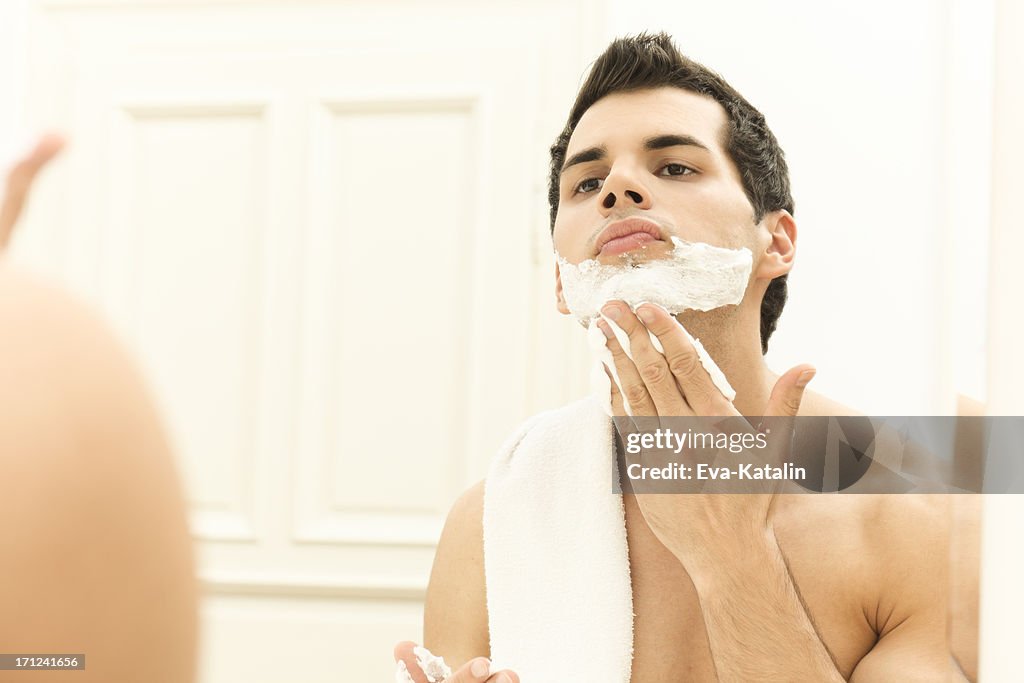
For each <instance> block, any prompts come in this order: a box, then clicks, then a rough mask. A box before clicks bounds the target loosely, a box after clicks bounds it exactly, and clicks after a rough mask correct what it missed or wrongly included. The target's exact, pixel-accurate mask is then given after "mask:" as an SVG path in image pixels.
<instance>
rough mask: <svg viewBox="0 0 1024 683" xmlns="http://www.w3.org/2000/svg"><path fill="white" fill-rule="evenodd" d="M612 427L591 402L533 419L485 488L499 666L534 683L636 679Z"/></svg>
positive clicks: (504, 452)
mask: <svg viewBox="0 0 1024 683" xmlns="http://www.w3.org/2000/svg"><path fill="white" fill-rule="evenodd" d="M612 430H613V427H612V422H611V420H610V419H609V418H608V416H607V415H606V414H605V413H604V411H603V409H602V408H601V405H600V403H599V402H598V401H597V400H596V399H594V398H593V397H588V398H586V399H583V400H581V401H578V402H576V403H572V404H570V405H568V406H565V407H564V408H560V409H558V410H553V411H549V412H546V413H541V414H539V415H536V416H534V417H533V418H531V419H530V420H528V421H527V422H526V423H525V424H524V425H522V426H521V427H520V428H519V429H518V430H517V431H516V432H515V433H514V434H513V435H512V437H510V438H509V440H508V441H506V443H505V445H504V446H503V447H502V448H501V450H500V451H499V453H498V455H497V456H496V457H495V459H494V461H493V463H492V465H491V468H490V472H489V473H488V475H487V481H486V484H485V488H484V520H483V525H484V569H485V574H486V585H487V610H488V614H489V619H490V635H491V659H492V660H493V661H494V662H495V664H496V665H497V666H500V667H507V668H510V669H512V670H514V671H516V672H517V673H518V674H519V675H520V677H521V680H522V682H523V683H549V682H550V683H563V682H564V681H587V683H628V681H629V677H630V669H631V665H632V659H633V593H632V586H631V583H630V577H629V551H628V548H627V545H626V522H625V512H624V509H623V506H622V496H621V495H616V494H614V493H612V483H613V480H614V479H615V478H616V477H617V474H616V471H617V470H616V469H615V453H614V446H613V441H612V433H613V432H612Z"/></svg>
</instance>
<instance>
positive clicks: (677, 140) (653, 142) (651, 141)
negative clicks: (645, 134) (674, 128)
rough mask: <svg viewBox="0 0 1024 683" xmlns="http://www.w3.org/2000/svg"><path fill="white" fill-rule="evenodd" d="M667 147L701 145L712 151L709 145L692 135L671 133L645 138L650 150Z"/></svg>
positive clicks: (700, 146)
mask: <svg viewBox="0 0 1024 683" xmlns="http://www.w3.org/2000/svg"><path fill="white" fill-rule="evenodd" d="M666 147H699V148H701V149H702V150H704V151H705V152H710V151H711V150H710V149H709V148H708V146H707V145H705V144H704V143H703V142H701V141H700V140H698V139H697V138H695V137H693V136H692V135H676V134H673V133H670V134H668V135H655V136H654V137H652V138H647V139H646V140H644V149H645V150H647V151H648V152H650V151H652V150H655V149H665V148H666Z"/></svg>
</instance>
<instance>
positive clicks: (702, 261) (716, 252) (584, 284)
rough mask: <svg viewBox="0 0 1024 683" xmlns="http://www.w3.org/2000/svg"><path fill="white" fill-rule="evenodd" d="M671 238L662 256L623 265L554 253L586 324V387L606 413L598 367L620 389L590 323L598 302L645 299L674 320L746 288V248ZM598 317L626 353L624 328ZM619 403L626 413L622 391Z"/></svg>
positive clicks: (572, 305)
mask: <svg viewBox="0 0 1024 683" xmlns="http://www.w3.org/2000/svg"><path fill="white" fill-rule="evenodd" d="M672 243H673V245H675V246H674V248H673V250H672V251H671V252H670V253H669V255H668V257H667V258H666V259H660V260H657V261H650V262H644V263H639V264H634V263H632V262H628V261H627V263H626V264H625V265H613V266H606V265H603V264H601V263H599V262H597V261H596V260H594V259H591V260H589V261H584V262H582V263H580V264H579V265H576V264H572V263H569V262H568V261H567V260H566V259H565V258H564V257H562V256H561V255H559V254H557V253H556V257H557V259H558V264H559V273H560V275H561V281H562V292H563V294H564V296H565V301H566V305H567V306H568V308H569V310H570V311H571V312H572V313H573V315H574V316H575V317H576V318H577V319H578V320H580V321H581V322H583V323H585V324H588V329H587V337H588V341H589V345H590V348H591V352H592V354H593V355H594V356H595V359H596V360H597V361H598V365H597V367H596V368H595V371H594V372H593V373H592V374H591V388H592V391H593V392H594V394H595V395H596V396H597V397H598V398H599V399H600V400H601V403H602V407H604V408H605V410H606V412H608V413H609V414H610V413H611V402H610V392H611V385H610V384H609V382H608V377H607V375H606V374H605V373H604V372H603V370H601V367H600V366H601V365H605V366H607V367H608V369H609V371H610V372H611V374H612V376H613V378H614V381H615V383H616V385H617V386H618V387H619V390H620V393H621V388H622V383H621V382H620V381H619V378H618V374H617V373H616V371H615V363H614V362H613V361H612V357H611V352H610V351H608V348H607V346H606V343H605V341H606V340H605V337H604V334H602V333H601V330H600V329H598V328H597V325H596V319H597V318H598V317H602V318H604V316H602V315H601V307H602V306H604V305H605V304H606V303H607V302H609V301H613V300H622V301H625V302H626V303H627V304H628V305H629V306H630V308H632V309H633V310H634V311H635V310H636V307H637V306H639V305H640V304H643V303H650V304H654V305H656V306H658V307H659V308H662V309H663V310H665V312H666V313H668V314H669V315H671V316H673V319H675V317H674V316H675V314H676V313H681V312H682V311H685V310H691V309H693V310H700V311H709V310H711V309H714V308H719V307H721V306H727V305H730V304H738V303H740V301H742V300H743V295H744V293H745V292H746V286H747V281H748V279H749V278H750V271H751V268H752V267H753V254H751V252H750V250H749V249H746V248H741V249H725V248H722V247H715V246H712V245H710V244H704V243H700V242H696V243H694V242H684V241H683V240H680V239H679V238H678V237H675V236H673V237H672ZM604 320H605V322H606V323H608V326H609V327H610V328H611V330H612V332H613V333H614V334H615V338H616V339H617V340H618V342H619V345H620V346H622V348H623V350H624V351H625V352H626V355H627V356H629V357H630V358H632V357H633V356H632V353H631V349H630V345H629V337H628V336H627V335H626V332H625V331H624V330H623V329H622V328H620V327H619V326H618V325H616V324H615V323H614V322H613V321H611V320H609V319H608V318H604ZM676 324H677V325H679V329H681V330H682V331H683V333H684V334H685V335H686V336H687V338H688V339H689V340H690V342H691V343H692V344H693V347H694V349H695V350H696V351H697V356H698V357H699V358H700V362H701V365H703V366H704V369H705V370H706V371H707V373H708V375H709V376H710V377H711V381H712V382H714V384H715V386H716V387H718V389H719V391H721V392H722V394H723V395H724V396H725V397H726V399H728V400H729V401H733V400H734V399H735V398H736V391H735V390H734V389H733V388H732V386H731V385H730V384H729V381H728V380H727V379H726V377H725V373H723V372H722V370H721V368H719V367H718V365H717V364H716V363H715V362H714V360H712V358H711V356H710V355H709V354H708V352H707V350H706V349H705V348H704V345H703V344H701V343H700V340H698V339H695V338H694V337H693V335H691V334H690V333H689V331H687V329H686V328H685V327H683V325H682V323H680V322H679V321H678V320H676ZM648 335H649V336H650V339H651V344H652V345H653V346H654V348H655V349H657V351H658V352H659V353H665V349H664V348H662V346H661V343H660V342H659V341H658V338H657V337H655V336H654V334H653V333H652V332H650V331H648ZM598 373H600V374H598ZM623 404H624V407H625V409H626V413H627V414H629V415H632V412H631V411H630V408H629V405H628V404H627V402H626V399H625V396H624V395H623Z"/></svg>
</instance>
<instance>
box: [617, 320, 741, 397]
mask: <svg viewBox="0 0 1024 683" xmlns="http://www.w3.org/2000/svg"><path fill="white" fill-rule="evenodd" d="M637 316H638V318H639V319H640V320H642V321H643V324H644V325H645V326H646V329H648V330H649V331H651V332H654V333H655V334H656V335H657V336H658V338H659V339H660V340H661V343H662V346H663V347H664V349H665V355H664V358H665V361H666V364H667V366H668V368H669V371H670V372H671V376H672V377H673V379H674V380H675V383H676V384H677V387H678V388H677V391H682V393H683V395H684V396H685V398H686V403H687V404H688V406H689V407H690V408H691V409H692V410H693V411H695V412H696V413H697V414H698V415H729V414H731V413H732V410H731V408H732V406H731V405H730V404H729V402H728V401H727V400H726V399H725V397H724V396H723V395H722V392H721V391H720V390H719V389H718V387H717V386H716V385H715V382H714V380H713V379H712V377H711V374H710V373H709V372H708V371H707V369H706V368H705V366H704V363H703V362H702V361H701V357H700V354H699V352H698V351H697V349H696V345H695V343H694V342H693V340H692V338H691V337H690V335H689V334H687V333H686V331H685V330H684V329H683V327H682V325H680V324H679V323H678V321H676V319H675V318H674V317H672V316H671V315H669V314H668V313H666V312H665V311H664V309H662V308H660V307H657V306H652V305H650V304H643V305H641V306H638V307H637ZM683 414H688V413H683Z"/></svg>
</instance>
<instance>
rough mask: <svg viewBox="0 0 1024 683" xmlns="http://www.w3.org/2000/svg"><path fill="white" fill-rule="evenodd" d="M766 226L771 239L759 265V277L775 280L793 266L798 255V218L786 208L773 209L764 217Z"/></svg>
mask: <svg viewBox="0 0 1024 683" xmlns="http://www.w3.org/2000/svg"><path fill="white" fill-rule="evenodd" d="M764 227H765V229H766V230H767V231H768V237H769V239H770V240H771V241H770V242H768V246H767V247H766V248H765V251H764V254H763V255H762V257H761V262H760V263H759V264H758V267H757V277H758V278H760V279H764V280H773V279H775V278H777V277H779V276H780V275H785V274H786V273H788V272H789V271H790V269H792V268H793V259H794V258H795V256H796V220H795V219H794V218H793V216H792V215H790V213H789V212H788V211H786V210H785V209H779V210H778V211H772V212H771V213H769V214H767V215H765V217H764Z"/></svg>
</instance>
